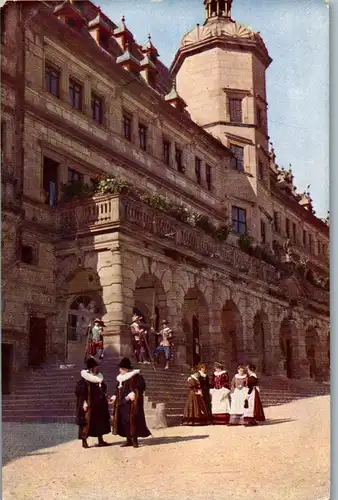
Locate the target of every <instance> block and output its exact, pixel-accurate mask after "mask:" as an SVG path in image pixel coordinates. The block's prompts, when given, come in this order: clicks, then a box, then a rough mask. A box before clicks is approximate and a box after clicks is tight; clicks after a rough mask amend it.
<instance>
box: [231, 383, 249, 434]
mask: <svg viewBox="0 0 338 500" xmlns="http://www.w3.org/2000/svg"><path fill="white" fill-rule="evenodd" d="M247 394H248V388H247V387H243V388H242V389H235V390H234V392H233V393H232V396H231V410H230V421H229V425H243V424H244V410H245V408H244V401H245V399H246V397H247Z"/></svg>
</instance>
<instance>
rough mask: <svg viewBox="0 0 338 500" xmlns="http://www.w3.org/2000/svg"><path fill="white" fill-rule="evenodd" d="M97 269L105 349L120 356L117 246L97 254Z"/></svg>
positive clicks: (121, 332)
mask: <svg viewBox="0 0 338 500" xmlns="http://www.w3.org/2000/svg"><path fill="white" fill-rule="evenodd" d="M98 269H99V276H100V282H101V286H102V301H103V307H104V310H105V314H104V316H103V321H104V323H105V325H106V327H105V329H104V343H105V349H108V350H110V351H112V352H113V354H115V355H116V354H117V355H121V354H122V353H123V347H124V343H125V335H124V330H125V328H124V327H125V325H124V314H123V312H124V311H123V279H122V259H121V251H120V248H119V246H118V245H116V246H115V248H113V249H112V250H111V251H104V252H100V253H98Z"/></svg>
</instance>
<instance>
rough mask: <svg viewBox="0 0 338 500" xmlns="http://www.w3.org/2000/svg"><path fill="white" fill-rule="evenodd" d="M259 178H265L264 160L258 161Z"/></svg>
mask: <svg viewBox="0 0 338 500" xmlns="http://www.w3.org/2000/svg"><path fill="white" fill-rule="evenodd" d="M258 178H259V179H263V178H264V167H263V162H262V161H260V160H259V162H258Z"/></svg>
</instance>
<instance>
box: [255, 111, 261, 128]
mask: <svg viewBox="0 0 338 500" xmlns="http://www.w3.org/2000/svg"><path fill="white" fill-rule="evenodd" d="M256 122H257V127H258V128H262V110H261V108H260V107H259V106H257V108H256Z"/></svg>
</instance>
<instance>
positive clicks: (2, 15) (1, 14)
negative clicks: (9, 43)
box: [0, 6, 6, 43]
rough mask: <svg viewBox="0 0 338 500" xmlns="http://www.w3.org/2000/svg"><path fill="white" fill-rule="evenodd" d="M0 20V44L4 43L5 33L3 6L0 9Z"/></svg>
mask: <svg viewBox="0 0 338 500" xmlns="http://www.w3.org/2000/svg"><path fill="white" fill-rule="evenodd" d="M0 19H1V43H5V33H6V7H5V6H3V7H1V9H0Z"/></svg>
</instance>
